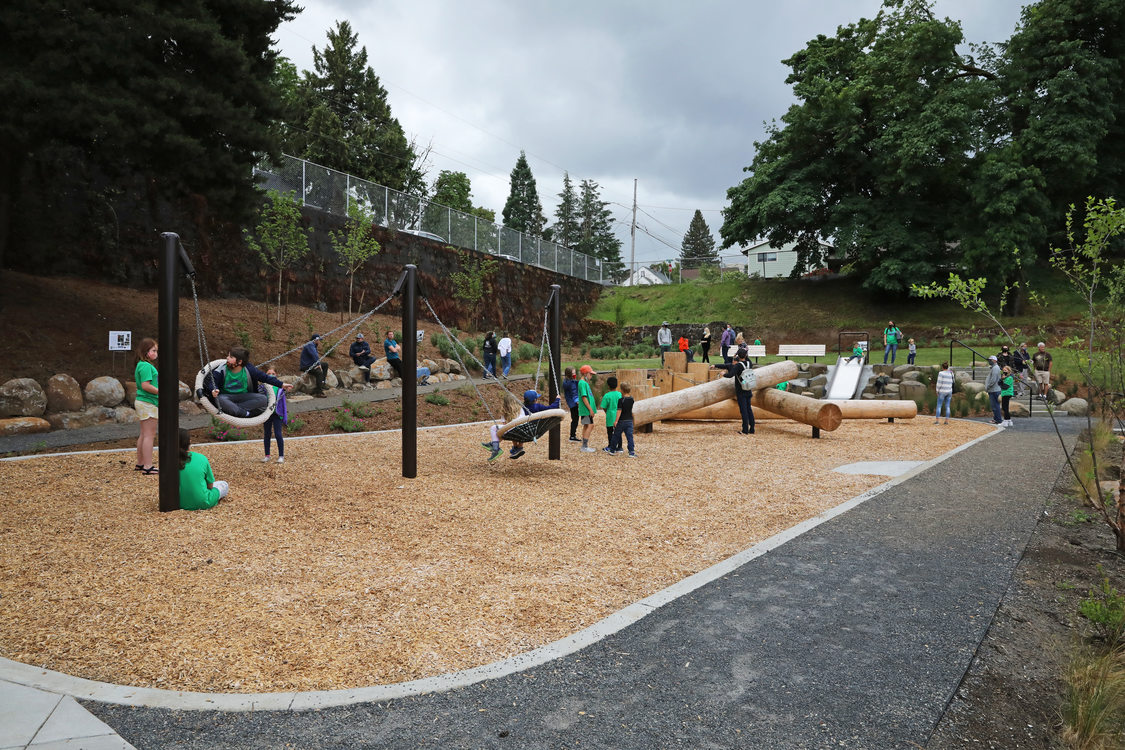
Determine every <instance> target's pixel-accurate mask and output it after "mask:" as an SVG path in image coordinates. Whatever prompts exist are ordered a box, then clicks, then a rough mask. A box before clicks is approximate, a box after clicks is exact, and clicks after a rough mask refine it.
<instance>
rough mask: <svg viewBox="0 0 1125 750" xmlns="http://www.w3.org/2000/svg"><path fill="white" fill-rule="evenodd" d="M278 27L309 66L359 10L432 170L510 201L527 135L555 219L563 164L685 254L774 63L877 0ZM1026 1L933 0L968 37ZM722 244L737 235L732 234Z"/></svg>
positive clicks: (766, 109)
mask: <svg viewBox="0 0 1125 750" xmlns="http://www.w3.org/2000/svg"><path fill="white" fill-rule="evenodd" d="M300 3H301V4H302V5H303V6H304V7H305V10H304V11H303V12H302V13H301V14H300V15H299V16H298V17H297V19H296V20H294V21H292V22H290V23H287V24H285V25H284V26H282V27H281V28H280V29H279V30H278V33H277V35H276V39H277V41H278V46H279V47H280V49H281V52H282V54H284V55H285V56H286V57H288V58H289V59H291V60H292V61H293V62H294V63H295V64H296V65H297V67H298V69H302V70H304V69H311V68H312V51H311V47H312V46H313V45H316V46H317V47H318V48H323V47H324V46H325V42H326V36H325V33H326V31H327V30H328V29H329V28H330V27H332V26H333V25H334V24H335V23H336V21H338V20H345V19H346V20H348V21H350V22H351V24H352V27H353V28H354V30H355V31H356V32H357V33H358V35H359V43H360V44H361V45H363V46H365V47H366V48H367V53H368V61H369V64H370V66H371V67H372V69H373V70H374V71H375V73H376V74H377V75H378V76H379V77H380V79H381V80H382V83H383V86H384V87H385V88H386V89H387V91H388V95H389V99H390V103H391V109H392V111H393V112H394V114H395V116H396V117H398V119H399V121H400V122H401V123H402V126H403V128H404V129H405V130H406V133H407V135H408V136H412V137H414V138H415V139H416V140H417V141H418V142H419V143H421V144H431V145H432V148H433V154H432V161H431V166H430V172H429V173H430V178H431V179H432V178H433V177H436V176H437V174H438V172H439V171H440V170H442V169H449V170H454V171H461V172H465V173H466V174H468V175H469V178H470V179H471V180H472V186H473V201H474V204H475V205H483V206H485V207H487V208H491V209H494V210H495V211H496V213H497V217H499V214H500V211H501V209H502V208H503V207H504V201H505V200H506V199H507V196H508V177H509V174H510V173H511V170H512V167H513V166H514V165H515V162H516V159H517V157H518V156H519V152H520V150H521V149H522V150H524V151H526V152H527V158H528V162H529V163H530V165H531V170H532V173H533V174H534V175H535V180H536V184H537V186H538V189H539V197H540V200H541V201H542V203H543V209H544V212H545V213H546V214H547V216H548V220H549V221H551V222H553V220H554V212H555V208H556V206H557V204H558V198H557V194H558V193H559V191H560V190H561V189H562V176H563V171H564V170H566V171H568V172H569V173H570V176H571V178H572V179H573V180H574V181H575V183H577V182H578V181H580V180H582V179H593V180H596V181H597V182H598V184H599V185H600V186H601V189H602V198H603V200H607V201H610V202H611V206H610V207H611V208H612V210H613V212H614V216H615V218H616V219H617V220H618V221H619V224H618V233H619V235H620V236H621V237H622V239H623V248H622V256H623V258H624V260H625V261H626V262H627V263H628V262H629V259H630V244H629V222H630V219H631V205H632V202H633V180H634V178H636V179H637V180H638V188H637V203H638V206H639V209H638V214H637V224H638V227H639V231H638V232H637V240H636V259H637V261H638V262H640V261H642V260H643V261H646V262H651V261H654V260H659V259H667V258H673V257H675V256H676V255H678V252H679V247H680V243H681V241H682V239H683V234H684V232H685V231H687V227H688V222H690V220H691V217H692V214H693V212H694V211H695V210H696V209H701V210H702V211H703V216H704V218H705V219H706V220H707V223H708V225H709V226H710V228H711V231H712V234H714V236H715V238H716V240H718V239H719V226H720V224H721V223H722V217H721V215H720V213H719V211H720V210H721V209H722V208H723V206H725V205H726V191H727V189H728V188H730V187H732V186H733V185H736V184H737V183H738V182H739V181H741V179H742V178H743V171H742V170H743V168H744V167H746V166H747V165H749V164H750V162H751V161H752V159H753V157H754V141H756V140H761V139H762V137H763V135H764V123H765V122H767V121H770V120H773V119H776V118H778V117H780V116H781V115H782V114H784V112H785V110H786V109H787V108H788V107H789V105H790V104H792V102H793V98H792V94H791V92H790V89H789V87H788V86H786V84H785V77H786V75H787V73H788V68H786V67H785V66H784V65H782V64H781V60H782V59H784V58H787V57H788V56H790V55H791V54H793V53H794V52H795V51H797V50H799V49H801V48H803V47H804V46H805V44H806V43H807V42H808V41H809V40H810V39H812V38H814V37H815V36H816V35H818V34H826V35H833V34H835V31H836V28H837V27H838V26H840V25H842V24H847V23H851V22H853V21H855V20H858V19H859V18H861V17H864V16H866V17H871V16H873V15H874V14H875V13H876V12H877V11H878V9H879V7H880V2H879V0H785V1H783V2H777V1H776V0H770V1H769V2H767V1H766V0H741V1H739V2H735V1H734V0H725V1H719V0H696V1H695V2H691V3H688V2H669V1H667V0H656V2H652V1H651V0H650V1H649V2H625V1H620V2H614V1H612V0H611V1H610V2H606V0H600V1H599V2H592V1H590V0H574V1H573V2H568V3H559V2H547V1H546V0H523V1H516V0H507V2H501V1H499V0H478V2H474V3H465V2H455V1H454V0H300ZM1021 5H1022V3H1021V2H1019V0H983V1H982V0H936V1H935V3H934V7H935V12H936V13H937V15H939V16H947V17H950V18H953V19H955V20H958V21H960V22H961V25H962V29H963V30H964V33H965V37H966V40H967V41H970V42H983V41H988V42H995V41H1003V40H1004V39H1007V38H1008V37H1009V36H1010V35H1011V33H1012V31H1013V29H1014V28H1015V26H1016V23H1017V22H1018V20H1019V13H1020V7H1021ZM727 252H734V251H733V250H732V251H727Z"/></svg>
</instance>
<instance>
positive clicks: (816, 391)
mask: <svg viewBox="0 0 1125 750" xmlns="http://www.w3.org/2000/svg"><path fill="white" fill-rule="evenodd" d="M827 390H828V389H827V388H825V387H824V386H823V385H814V386H810V387H809V390H808V391H807V393H808V394H810V396H811V397H812V398H824V394H825V392H826V391H827Z"/></svg>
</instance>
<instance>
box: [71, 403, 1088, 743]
mask: <svg viewBox="0 0 1125 750" xmlns="http://www.w3.org/2000/svg"><path fill="white" fill-rule="evenodd" d="M1061 421H1062V422H1063V423H1064V430H1065V433H1066V434H1067V435H1068V437H1067V442H1068V446H1070V445H1073V439H1074V434H1075V433H1076V432H1077V430H1078V429H1080V428H1081V427H1082V426H1084V425H1085V420H1078V419H1073V418H1072V419H1063V420H1061ZM1062 466H1063V460H1062V452H1061V450H1060V446H1059V442H1058V439H1057V437H1056V436H1055V434H1054V431H1053V428H1052V427H1051V423H1050V421H1049V420H1045V419H1043V420H1040V419H1031V420H1019V421H1018V422H1017V427H1016V428H1015V429H1010V430H1005V431H1003V432H1001V433H999V434H997V435H995V436H993V437H990V438H988V439H986V440H983V441H981V442H980V443H977V444H976V445H974V446H972V447H971V448H969V449H967V450H964V451H962V452H960V453H958V454H956V455H954V456H952V457H951V458H949V459H948V460H946V461H944V462H942V463H940V464H938V465H936V466H934V467H932V468H930V469H928V470H927V471H924V472H922V473H920V474H919V475H917V476H915V477H913V478H911V479H908V480H906V481H904V482H902V483H901V484H898V485H895V486H893V487H891V488H890V489H888V490H887V491H886V492H883V493H882V494H880V495H877V496H876V497H874V498H873V499H871V500H868V501H867V502H866V503H863V504H861V505H859V506H858V507H856V508H854V509H852V510H851V511H849V512H847V513H844V514H842V515H840V516H838V517H836V518H834V519H832V520H830V521H828V522H826V523H824V524H822V525H820V526H818V527H816V528H814V529H812V530H811V531H809V532H807V533H805V534H804V535H802V536H800V537H798V538H796V539H794V540H793V541H790V542H789V543H787V544H784V545H782V546H781V547H779V548H777V549H775V550H773V551H771V552H769V553H767V554H765V555H763V556H761V557H758V558H755V559H753V560H751V561H750V562H748V563H746V564H745V565H743V566H742V567H741V568H738V569H737V570H735V571H734V572H733V573H731V574H729V575H727V576H726V577H724V578H721V579H718V580H716V581H714V582H712V583H710V584H707V585H706V586H704V587H702V588H700V589H697V590H696V591H694V592H693V593H691V594H689V595H687V596H684V597H682V598H680V599H678V600H676V601H673V602H672V603H670V604H668V605H666V606H664V607H662V608H660V609H658V610H656V611H655V612H653V613H652V614H650V615H649V616H648V617H645V618H644V619H642V620H640V621H639V622H637V623H635V624H634V625H632V626H630V627H628V628H626V629H624V630H622V631H620V632H619V633H617V634H616V635H613V636H611V637H608V638H606V639H604V640H602V641H600V642H598V643H596V644H594V645H592V646H589V647H587V648H586V649H584V650H582V651H579V652H577V653H575V654H572V655H570V656H568V657H564V658H562V659H559V660H558V661H554V662H551V663H549V664H546V665H543V666H540V667H536V668H534V669H532V670H530V671H527V672H522V673H516V674H513V675H509V676H507V677H503V678H500V679H496V680H493V681H488V682H484V683H479V684H476V685H472V686H469V687H466V688H461V689H457V690H454V691H450V692H447V693H441V694H429V695H425V696H420V697H415V698H405V699H400V700H395V701H390V702H387V703H381V704H371V703H368V704H359V705H353V706H346V707H339V708H331V709H323V710H319V711H306V712H258V713H223V712H189V711H171V710H164V709H153V708H129V707H121V706H110V705H106V704H96V703H85V704H84V705H85V706H86V707H87V708H88V709H89V710H90V711H92V712H93V713H94V714H96V715H97V716H98V717H99V718H100V719H102V720H103V721H105V722H106V723H107V724H109V726H111V727H112V728H113V729H114V730H115V731H116V732H117V733H118V734H120V735H121V736H122V737H123V738H124V739H126V740H127V741H128V742H130V743H132V744H133V745H135V746H136V747H137V748H142V749H143V748H277V747H302V748H314V747H315V748H521V749H522V748H572V747H582V748H623V749H624V748H637V749H638V750H639V749H642V748H643V749H644V750H651V749H652V748H675V747H688V748H829V747H831V748H841V747H850V748H864V749H865V750H873V749H877V748H911V747H918V746H924V745H925V744H926V742H927V740H928V738H929V736H930V734H931V733H932V731H933V729H934V727H935V725H936V724H937V722H938V721H939V719H940V718H941V716H942V714H943V712H944V711H945V708H946V706H947V704H948V702H949V700H950V698H951V697H952V695H953V693H954V691H955V690H956V689H957V687H958V685H959V683H960V681H961V679H962V677H963V676H964V674H965V671H966V669H967V668H968V666H969V663H970V660H971V658H972V656H973V653H974V651H975V650H976V648H977V646H978V645H979V643H980V641H981V639H982V638H983V637H984V634H985V631H986V630H987V628H988V626H989V623H990V622H991V619H992V617H993V615H994V613H995V611H996V608H997V606H998V604H999V601H1000V599H1001V597H1002V596H1003V594H1004V592H1005V590H1006V589H1007V587H1008V585H1009V580H1010V577H1011V574H1012V571H1013V569H1014V567H1015V565H1016V563H1017V562H1018V560H1019V558H1020V556H1021V555H1022V553H1023V550H1024V548H1025V546H1026V544H1027V542H1028V539H1029V537H1030V535H1031V532H1032V530H1033V529H1034V526H1035V524H1036V522H1037V519H1038V517H1039V516H1040V515H1041V514H1042V512H1043V508H1044V504H1045V501H1046V498H1047V495H1048V494H1049V492H1050V490H1051V487H1052V486H1053V485H1054V483H1055V480H1056V478H1057V476H1058V474H1059V472H1060V470H1061V467H1062ZM1015 477H1018V481H1017V482H1013V478H1015ZM1014 485H1018V486H1020V487H1023V488H1026V490H1027V492H1026V493H1024V494H1016V493H1013V492H1011V491H1010V490H1011V487H1012V486H1014ZM809 491H815V489H813V488H810V490H809Z"/></svg>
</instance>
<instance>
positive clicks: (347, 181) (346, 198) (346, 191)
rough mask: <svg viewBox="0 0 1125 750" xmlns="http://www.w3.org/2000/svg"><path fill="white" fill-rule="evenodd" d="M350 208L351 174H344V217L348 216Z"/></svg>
mask: <svg viewBox="0 0 1125 750" xmlns="http://www.w3.org/2000/svg"><path fill="white" fill-rule="evenodd" d="M351 207H352V176H351V173H349V172H345V173H344V216H347V215H348V209H349V208H351Z"/></svg>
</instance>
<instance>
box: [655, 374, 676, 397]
mask: <svg viewBox="0 0 1125 750" xmlns="http://www.w3.org/2000/svg"><path fill="white" fill-rule="evenodd" d="M652 384H653V385H655V386H656V387H657V388H659V389H660V392H661V393H671V392H672V372H671V371H670V370H657V371H656V372H655V373H653V375H652Z"/></svg>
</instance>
